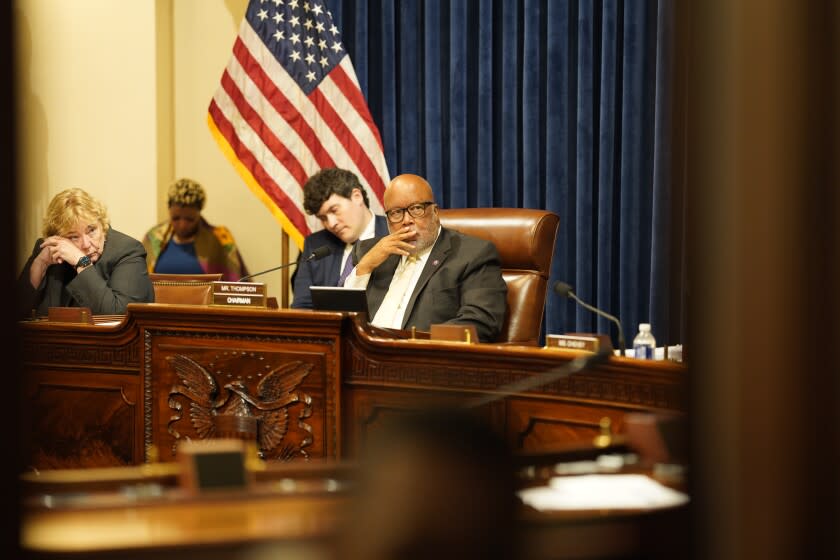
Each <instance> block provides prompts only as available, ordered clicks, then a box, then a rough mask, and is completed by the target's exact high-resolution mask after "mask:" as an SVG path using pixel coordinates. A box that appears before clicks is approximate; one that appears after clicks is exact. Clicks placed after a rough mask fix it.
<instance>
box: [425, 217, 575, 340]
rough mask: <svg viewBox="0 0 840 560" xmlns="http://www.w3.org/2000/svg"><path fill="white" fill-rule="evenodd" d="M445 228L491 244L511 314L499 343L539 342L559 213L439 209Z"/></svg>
mask: <svg viewBox="0 0 840 560" xmlns="http://www.w3.org/2000/svg"><path fill="white" fill-rule="evenodd" d="M439 215H440V223H441V225H443V227H446V228H449V229H454V230H457V231H460V232H461V233H464V234H467V235H473V236H475V237H480V238H482V239H486V240H487V241H490V242H492V243H493V244H494V245H495V246H496V250H498V251H499V257H500V258H501V262H502V276H503V277H504V280H505V282H506V283H507V288H508V293H507V304H508V310H507V317H506V318H505V325H504V327H503V328H502V332H501V334H500V335H499V338H498V342H505V343H512V344H526V345H534V346H536V345H537V344H539V339H540V328H541V327H542V320H543V314H544V312H545V300H546V292H547V290H548V277H549V275H550V274H551V260H552V258H553V257H554V243H555V241H556V239H557V230H558V228H559V227H560V217H559V216H558V215H557V214H555V213H553V212H549V211H548V210H533V209H529V208H447V209H443V208H441V209H440V210H439Z"/></svg>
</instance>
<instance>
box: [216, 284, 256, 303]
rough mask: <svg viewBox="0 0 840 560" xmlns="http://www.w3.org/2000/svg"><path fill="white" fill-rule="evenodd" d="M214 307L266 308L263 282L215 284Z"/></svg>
mask: <svg viewBox="0 0 840 560" xmlns="http://www.w3.org/2000/svg"><path fill="white" fill-rule="evenodd" d="M213 305H233V306H245V307H265V306H266V297H265V284H263V283H262V282H213Z"/></svg>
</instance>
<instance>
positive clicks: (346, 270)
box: [338, 250, 353, 286]
mask: <svg viewBox="0 0 840 560" xmlns="http://www.w3.org/2000/svg"><path fill="white" fill-rule="evenodd" d="M351 272H353V251H352V250H351V251H350V254H349V255H347V262H345V263H344V270H342V271H341V274H340V275H339V276H338V285H339V286H343V285H344V281H345V280H347V277H348V276H350V273H351Z"/></svg>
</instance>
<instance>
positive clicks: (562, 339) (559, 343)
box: [545, 333, 612, 352]
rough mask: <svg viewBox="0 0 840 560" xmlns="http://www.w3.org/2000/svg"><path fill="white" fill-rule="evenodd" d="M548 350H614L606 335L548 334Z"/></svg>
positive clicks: (546, 338) (546, 343) (546, 336)
mask: <svg viewBox="0 0 840 560" xmlns="http://www.w3.org/2000/svg"><path fill="white" fill-rule="evenodd" d="M545 346H546V348H568V349H569V350H583V351H584V352H597V351H599V350H601V349H603V348H606V349H608V350H612V342H611V341H610V337H609V336H607V335H604V334H582V333H574V334H547V335H545Z"/></svg>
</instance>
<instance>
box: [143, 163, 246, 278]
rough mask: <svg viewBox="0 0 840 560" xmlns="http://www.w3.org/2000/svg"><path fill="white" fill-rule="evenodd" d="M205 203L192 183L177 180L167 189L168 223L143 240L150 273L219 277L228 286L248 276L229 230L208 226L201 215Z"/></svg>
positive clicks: (199, 187)
mask: <svg viewBox="0 0 840 560" xmlns="http://www.w3.org/2000/svg"><path fill="white" fill-rule="evenodd" d="M206 200H207V195H206V194H205V192H204V188H203V187H202V186H201V185H200V184H199V183H197V182H195V181H193V180H192V179H186V178H184V179H178V180H177V181H175V183H173V184H172V186H171V187H169V200H168V204H169V219H168V220H167V221H165V222H162V223H160V224H158V225H156V226H155V227H153V228H152V229H150V230H149V231H148V232H147V233H146V235H145V237H144V238H143V246H144V247H145V248H146V253H147V256H146V261H147V265H148V271H149V272H157V273H164V274H213V273H221V274H222V280H227V281H231V282H235V281H237V280H239V279H240V278H242V277H243V276H247V275H248V269H247V268H246V267H245V263H244V262H243V261H242V256H241V255H240V254H239V249H238V248H237V247H236V242H235V241H234V240H233V234H231V232H230V230H229V229H228V228H226V227H225V226H213V225H210V224H209V223H208V222H207V220H205V219H204V217H203V216H202V215H201V211H202V210H203V209H204V203H205V202H206Z"/></svg>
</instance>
